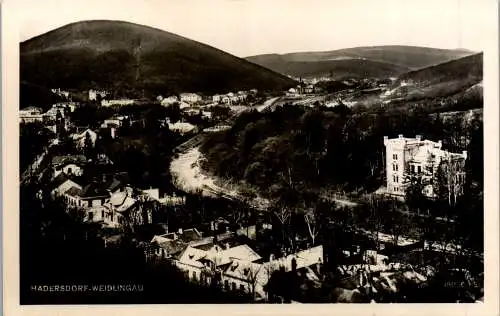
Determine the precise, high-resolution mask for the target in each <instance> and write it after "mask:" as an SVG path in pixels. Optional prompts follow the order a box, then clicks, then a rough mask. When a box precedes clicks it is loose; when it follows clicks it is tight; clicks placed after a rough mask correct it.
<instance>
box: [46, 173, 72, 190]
mask: <svg viewBox="0 0 500 316" xmlns="http://www.w3.org/2000/svg"><path fill="white" fill-rule="evenodd" d="M69 179H70V178H69V177H68V176H67V175H66V174H65V173H64V172H61V173H60V174H58V175H57V177H55V178H54V179H53V180H52V181H51V183H50V185H49V187H50V189H51V190H53V189H57V188H58V187H59V186H60V185H61V184H63V183H64V182H66V181H68V180H69Z"/></svg>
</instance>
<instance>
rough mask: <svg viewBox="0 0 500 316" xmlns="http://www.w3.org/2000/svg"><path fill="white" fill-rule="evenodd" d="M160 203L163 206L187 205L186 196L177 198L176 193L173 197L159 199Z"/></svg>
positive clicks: (167, 196)
mask: <svg viewBox="0 0 500 316" xmlns="http://www.w3.org/2000/svg"><path fill="white" fill-rule="evenodd" d="M158 201H159V202H160V203H161V204H163V205H169V206H175V205H184V204H186V197H185V196H176V195H175V193H173V194H172V195H166V196H163V197H161V198H159V199H158Z"/></svg>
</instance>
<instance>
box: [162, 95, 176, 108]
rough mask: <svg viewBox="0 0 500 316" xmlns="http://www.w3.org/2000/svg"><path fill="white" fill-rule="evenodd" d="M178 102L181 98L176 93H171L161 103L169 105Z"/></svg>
mask: <svg viewBox="0 0 500 316" xmlns="http://www.w3.org/2000/svg"><path fill="white" fill-rule="evenodd" d="M176 102H179V98H178V97H177V96H176V95H171V96H169V97H167V98H165V99H163V100H162V101H161V105H163V106H169V105H172V104H174V103H176Z"/></svg>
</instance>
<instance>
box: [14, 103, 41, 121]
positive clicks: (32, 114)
mask: <svg viewBox="0 0 500 316" xmlns="http://www.w3.org/2000/svg"><path fill="white" fill-rule="evenodd" d="M19 119H20V121H21V123H34V122H43V111H42V109H41V108H37V107H34V106H29V107H27V108H24V109H21V110H20V111H19Z"/></svg>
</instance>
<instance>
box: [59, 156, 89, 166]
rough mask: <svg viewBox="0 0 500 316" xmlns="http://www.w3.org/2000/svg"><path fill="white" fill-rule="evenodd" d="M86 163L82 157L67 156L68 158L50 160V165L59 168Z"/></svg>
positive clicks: (60, 157) (85, 159)
mask: <svg viewBox="0 0 500 316" xmlns="http://www.w3.org/2000/svg"><path fill="white" fill-rule="evenodd" d="M86 162H87V158H85V156H83V155H68V156H55V157H54V158H52V165H53V166H59V165H62V164H67V163H74V164H84V163H86Z"/></svg>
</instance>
